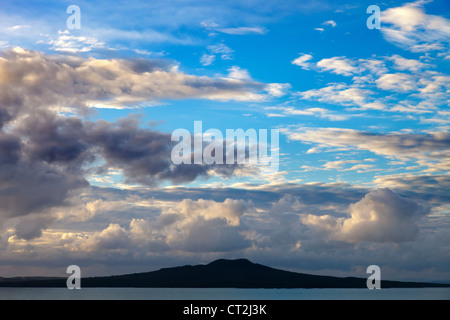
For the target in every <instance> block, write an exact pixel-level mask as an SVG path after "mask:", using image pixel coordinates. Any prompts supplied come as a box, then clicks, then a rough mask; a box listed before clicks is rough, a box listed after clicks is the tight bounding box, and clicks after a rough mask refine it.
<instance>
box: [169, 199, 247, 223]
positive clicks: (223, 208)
mask: <svg viewBox="0 0 450 320" xmlns="http://www.w3.org/2000/svg"><path fill="white" fill-rule="evenodd" d="M252 207H253V205H252V204H251V202H247V201H244V200H233V199H230V198H227V199H225V201H224V202H222V203H220V202H215V201H212V200H204V199H199V200H197V201H192V200H191V199H184V200H183V201H181V202H180V203H179V204H178V205H177V212H179V213H181V214H184V215H185V216H186V217H193V216H201V217H202V218H204V219H206V220H209V219H214V218H220V219H225V220H226V221H227V224H229V225H233V226H237V225H239V223H240V218H241V216H242V215H243V214H244V213H245V212H246V211H247V210H251V209H252Z"/></svg>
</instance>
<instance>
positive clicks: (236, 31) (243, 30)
mask: <svg viewBox="0 0 450 320" xmlns="http://www.w3.org/2000/svg"><path fill="white" fill-rule="evenodd" d="M217 31H220V32H222V33H226V34H232V35H240V36H241V35H248V34H266V33H267V30H266V29H265V28H261V27H236V28H220V29H217Z"/></svg>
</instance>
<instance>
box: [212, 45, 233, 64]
mask: <svg viewBox="0 0 450 320" xmlns="http://www.w3.org/2000/svg"><path fill="white" fill-rule="evenodd" d="M208 50H209V51H211V52H212V53H215V54H219V55H220V57H221V58H222V59H223V60H231V59H233V52H234V50H233V49H231V48H230V47H228V46H227V45H225V44H224V43H219V44H214V45H210V46H208Z"/></svg>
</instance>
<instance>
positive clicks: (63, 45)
mask: <svg viewBox="0 0 450 320" xmlns="http://www.w3.org/2000/svg"><path fill="white" fill-rule="evenodd" d="M48 44H50V45H51V47H50V49H52V50H55V51H60V52H69V53H78V52H89V51H92V50H94V49H101V48H104V47H105V44H104V43H103V42H100V41H98V40H97V39H95V38H92V37H84V36H71V35H68V34H62V35H60V36H59V37H58V38H57V39H56V40H49V41H48Z"/></svg>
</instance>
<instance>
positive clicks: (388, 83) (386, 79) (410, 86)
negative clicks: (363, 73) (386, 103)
mask: <svg viewBox="0 0 450 320" xmlns="http://www.w3.org/2000/svg"><path fill="white" fill-rule="evenodd" d="M375 83H376V84H377V87H379V88H380V89H383V90H391V91H397V92H408V91H413V90H415V89H416V88H417V86H416V83H415V81H414V77H412V76H411V75H408V74H405V73H386V74H384V75H382V76H381V77H380V78H378V79H377V80H376V81H375Z"/></svg>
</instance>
